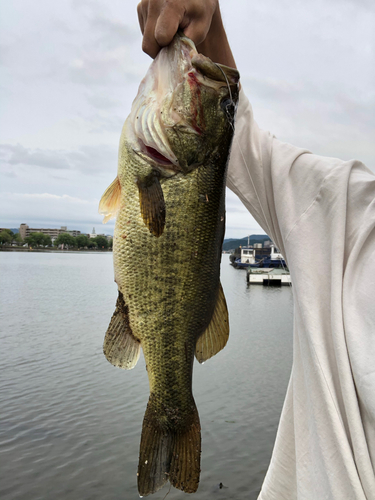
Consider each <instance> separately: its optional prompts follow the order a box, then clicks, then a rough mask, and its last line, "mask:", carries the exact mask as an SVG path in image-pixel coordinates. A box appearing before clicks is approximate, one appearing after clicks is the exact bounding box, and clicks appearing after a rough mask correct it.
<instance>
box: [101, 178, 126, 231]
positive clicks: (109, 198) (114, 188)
mask: <svg viewBox="0 0 375 500" xmlns="http://www.w3.org/2000/svg"><path fill="white" fill-rule="evenodd" d="M120 203H121V184H120V181H119V178H118V177H116V179H115V180H114V181H113V182H112V184H111V185H110V186H109V187H108V188H107V189H106V190H105V191H104V194H103V196H102V199H101V200H100V203H99V213H100V214H102V215H105V217H104V219H103V224H105V223H106V222H108V221H109V220H111V219H113V218H114V217H116V214H117V212H118V211H119V208H120Z"/></svg>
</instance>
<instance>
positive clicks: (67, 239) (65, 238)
mask: <svg viewBox="0 0 375 500" xmlns="http://www.w3.org/2000/svg"><path fill="white" fill-rule="evenodd" d="M76 239H77V238H74V237H73V236H71V235H70V234H69V233H61V234H59V235H58V237H57V238H56V239H55V241H54V242H53V245H54V246H55V247H58V246H60V245H64V248H74V247H76V246H77V241H76Z"/></svg>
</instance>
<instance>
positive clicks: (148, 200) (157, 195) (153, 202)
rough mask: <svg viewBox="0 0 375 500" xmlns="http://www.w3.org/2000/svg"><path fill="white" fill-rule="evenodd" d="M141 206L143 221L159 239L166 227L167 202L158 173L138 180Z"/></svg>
mask: <svg viewBox="0 0 375 500" xmlns="http://www.w3.org/2000/svg"><path fill="white" fill-rule="evenodd" d="M137 186H138V189H139V204H140V207H141V214H142V217H143V221H144V223H145V224H146V226H147V227H148V228H149V230H150V233H151V234H153V235H154V236H156V237H157V238H158V237H159V236H161V235H162V234H163V231H164V226H165V201H164V195H163V190H162V188H161V185H160V181H159V177H158V173H157V172H152V173H151V174H150V175H148V176H147V177H146V178H144V179H138V180H137Z"/></svg>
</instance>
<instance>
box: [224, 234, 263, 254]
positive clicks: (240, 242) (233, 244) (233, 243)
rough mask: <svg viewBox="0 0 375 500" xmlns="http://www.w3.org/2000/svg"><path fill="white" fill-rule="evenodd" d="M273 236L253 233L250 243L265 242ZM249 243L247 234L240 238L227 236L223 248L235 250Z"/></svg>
mask: <svg viewBox="0 0 375 500" xmlns="http://www.w3.org/2000/svg"><path fill="white" fill-rule="evenodd" d="M270 239H271V238H270V237H269V236H267V235H266V234H252V235H251V236H250V245H254V243H264V242H265V241H267V240H270ZM246 245H247V236H245V237H244V238H240V239H237V240H236V239H234V238H226V239H225V240H224V242H223V250H226V251H228V250H234V249H235V248H238V247H239V246H242V247H243V246H246Z"/></svg>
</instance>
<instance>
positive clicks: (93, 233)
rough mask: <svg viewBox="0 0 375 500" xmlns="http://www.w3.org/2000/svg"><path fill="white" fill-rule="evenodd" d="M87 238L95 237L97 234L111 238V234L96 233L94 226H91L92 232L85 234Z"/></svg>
mask: <svg viewBox="0 0 375 500" xmlns="http://www.w3.org/2000/svg"><path fill="white" fill-rule="evenodd" d="M86 236H87V237H88V238H96V237H97V236H103V237H104V238H107V240H108V241H109V240H111V239H112V238H113V236H112V235H111V234H103V233H102V234H96V231H95V228H94V227H93V228H92V233H89V234H86Z"/></svg>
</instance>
